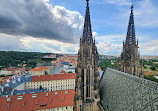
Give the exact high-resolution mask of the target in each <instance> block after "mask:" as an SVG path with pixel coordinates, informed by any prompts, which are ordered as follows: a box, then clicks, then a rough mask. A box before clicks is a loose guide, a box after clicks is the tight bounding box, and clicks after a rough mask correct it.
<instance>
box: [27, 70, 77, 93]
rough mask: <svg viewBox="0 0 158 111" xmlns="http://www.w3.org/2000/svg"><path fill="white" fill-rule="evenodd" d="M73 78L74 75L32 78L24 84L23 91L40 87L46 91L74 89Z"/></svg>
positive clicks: (65, 74) (64, 74) (63, 74)
mask: <svg viewBox="0 0 158 111" xmlns="http://www.w3.org/2000/svg"><path fill="white" fill-rule="evenodd" d="M75 78H76V73H70V74H68V73H61V74H54V75H39V76H33V77H32V80H31V82H27V83H25V89H39V88H40V87H42V88H44V89H47V90H48V91H57V90H67V89H75Z"/></svg>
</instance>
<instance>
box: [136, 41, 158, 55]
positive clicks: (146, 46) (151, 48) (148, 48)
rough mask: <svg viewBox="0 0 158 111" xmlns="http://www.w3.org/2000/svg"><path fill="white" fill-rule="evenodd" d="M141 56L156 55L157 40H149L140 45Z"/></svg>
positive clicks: (157, 49)
mask: <svg viewBox="0 0 158 111" xmlns="http://www.w3.org/2000/svg"><path fill="white" fill-rule="evenodd" d="M139 46H140V53H141V55H158V40H151V41H148V42H145V43H141V44H140V45H139Z"/></svg>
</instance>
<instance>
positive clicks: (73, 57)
mask: <svg viewBox="0 0 158 111" xmlns="http://www.w3.org/2000/svg"><path fill="white" fill-rule="evenodd" d="M66 59H71V60H75V61H77V59H78V55H67V56H66Z"/></svg>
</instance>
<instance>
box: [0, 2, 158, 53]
mask: <svg viewBox="0 0 158 111" xmlns="http://www.w3.org/2000/svg"><path fill="white" fill-rule="evenodd" d="M131 4H134V18H135V27H136V38H138V40H139V50H140V53H141V55H158V11H157V10H158V0H90V13H91V22H92V30H93V36H95V38H96V42H97V47H98V51H99V53H100V54H107V55H120V53H121V51H122V41H123V40H124V39H125V37H126V32H127V26H128V21H129V15H130V6H131ZM85 8H86V0H16V1H15V0H0V50H7V51H11V50H14V51H38V52H53V53H71V54H77V52H78V49H79V44H78V43H79V38H80V37H81V36H82V31H83V23H84V16H85Z"/></svg>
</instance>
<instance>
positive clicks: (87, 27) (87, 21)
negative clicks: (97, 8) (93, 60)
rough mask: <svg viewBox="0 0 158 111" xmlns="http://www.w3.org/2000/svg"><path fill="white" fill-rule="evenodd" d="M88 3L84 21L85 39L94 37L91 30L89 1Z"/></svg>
mask: <svg viewBox="0 0 158 111" xmlns="http://www.w3.org/2000/svg"><path fill="white" fill-rule="evenodd" d="M86 1H87V7H86V14H85V21H84V29H83V39H86V40H87V38H89V37H92V30H91V20H90V12H89V0H86Z"/></svg>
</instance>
